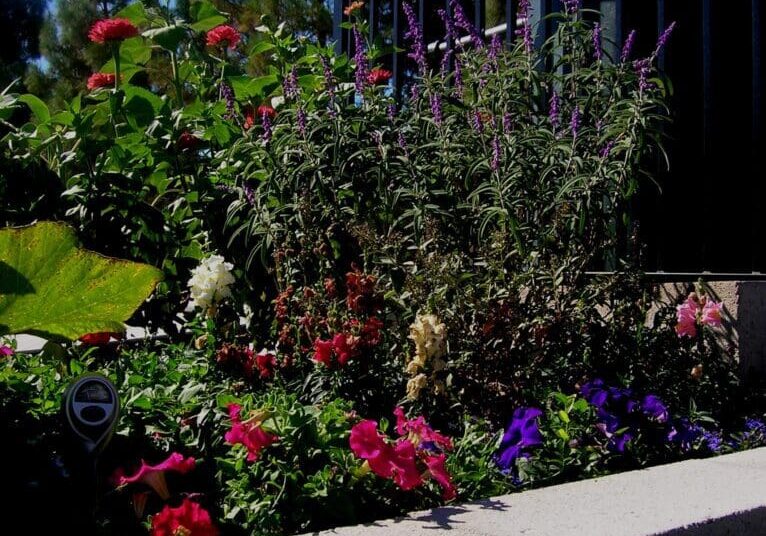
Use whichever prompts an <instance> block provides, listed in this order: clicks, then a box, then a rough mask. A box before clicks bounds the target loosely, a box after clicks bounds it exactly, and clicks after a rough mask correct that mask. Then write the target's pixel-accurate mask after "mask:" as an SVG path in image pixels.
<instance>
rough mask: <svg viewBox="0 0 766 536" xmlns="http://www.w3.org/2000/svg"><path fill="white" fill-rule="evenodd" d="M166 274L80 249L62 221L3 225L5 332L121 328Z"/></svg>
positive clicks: (68, 333)
mask: <svg viewBox="0 0 766 536" xmlns="http://www.w3.org/2000/svg"><path fill="white" fill-rule="evenodd" d="M161 279H162V273H161V272H160V271H159V270H158V269H156V268H154V267H153V266H149V265H146V264H140V263H136V262H131V261H125V260H120V259H113V258H109V257H104V256H103V255H99V254H98V253H94V252H92V251H87V250H84V249H80V248H79V247H78V244H77V237H76V235H75V232H74V230H73V229H72V228H71V227H69V226H67V225H65V224H62V223H54V222H40V223H37V224H35V225H32V226H29V227H19V228H7V229H0V335H6V334H12V333H29V334H33V335H40V336H42V337H46V338H49V339H77V338H79V337H81V336H83V335H85V334H86V333H94V332H100V331H111V332H121V331H123V330H124V329H125V327H124V322H125V321H126V320H127V319H128V318H130V316H131V315H132V314H133V312H134V311H135V310H136V309H137V308H138V307H139V306H140V305H141V304H142V303H143V302H144V300H145V299H146V298H147V297H148V296H149V295H150V294H151V293H152V291H153V290H154V287H155V286H156V285H157V283H158V282H159V281H160V280H161Z"/></svg>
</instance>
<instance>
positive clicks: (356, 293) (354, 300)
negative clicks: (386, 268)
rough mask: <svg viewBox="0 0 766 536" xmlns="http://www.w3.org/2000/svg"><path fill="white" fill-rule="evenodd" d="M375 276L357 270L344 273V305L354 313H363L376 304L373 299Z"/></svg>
mask: <svg viewBox="0 0 766 536" xmlns="http://www.w3.org/2000/svg"><path fill="white" fill-rule="evenodd" d="M375 282H376V279H375V276H373V275H365V274H363V273H361V272H359V271H358V270H355V271H353V272H348V273H347V274H346V306H347V307H348V308H349V309H351V310H352V311H354V312H355V313H363V312H364V311H365V310H366V309H368V308H375V307H376V306H377V303H376V299H375Z"/></svg>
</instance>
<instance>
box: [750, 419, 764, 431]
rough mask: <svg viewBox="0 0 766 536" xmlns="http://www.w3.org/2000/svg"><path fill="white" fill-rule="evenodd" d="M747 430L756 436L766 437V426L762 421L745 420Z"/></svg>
mask: <svg viewBox="0 0 766 536" xmlns="http://www.w3.org/2000/svg"><path fill="white" fill-rule="evenodd" d="M745 430H747V431H748V432H752V433H755V434H761V435H766V424H764V422H763V421H762V420H760V419H745Z"/></svg>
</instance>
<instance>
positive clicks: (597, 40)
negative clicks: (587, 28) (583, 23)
mask: <svg viewBox="0 0 766 536" xmlns="http://www.w3.org/2000/svg"><path fill="white" fill-rule="evenodd" d="M603 55H604V52H603V50H602V49H601V24H599V23H598V22H597V23H596V24H594V25H593V58H594V59H595V60H596V61H601V58H602V57H603Z"/></svg>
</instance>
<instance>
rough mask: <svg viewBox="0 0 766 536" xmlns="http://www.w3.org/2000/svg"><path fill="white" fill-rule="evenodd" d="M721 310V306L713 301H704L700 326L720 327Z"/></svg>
mask: <svg viewBox="0 0 766 536" xmlns="http://www.w3.org/2000/svg"><path fill="white" fill-rule="evenodd" d="M722 308H723V304H721V303H717V302H714V301H713V300H706V301H705V305H704V307H703V308H702V319H701V322H702V324H703V325H707V326H713V327H719V326H720V325H721V310H722Z"/></svg>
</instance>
